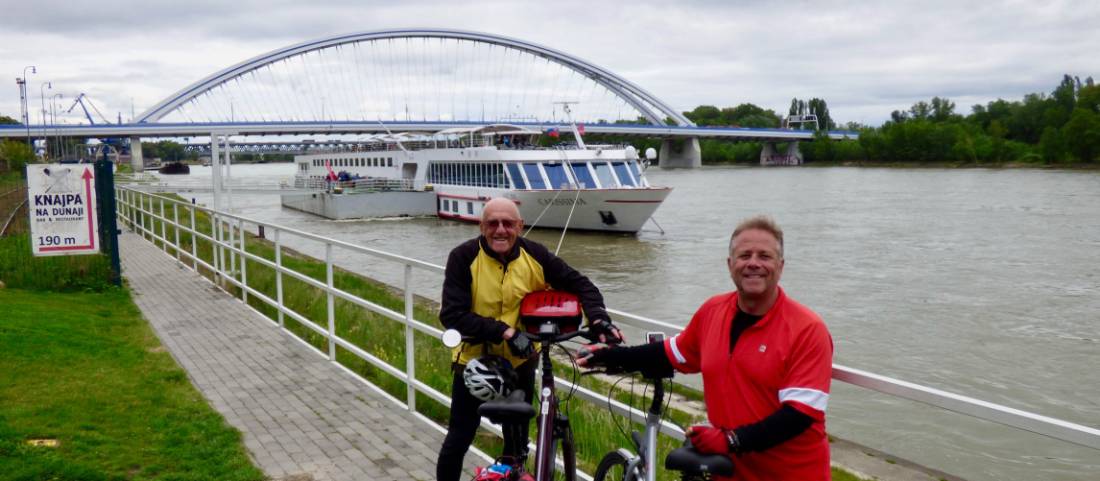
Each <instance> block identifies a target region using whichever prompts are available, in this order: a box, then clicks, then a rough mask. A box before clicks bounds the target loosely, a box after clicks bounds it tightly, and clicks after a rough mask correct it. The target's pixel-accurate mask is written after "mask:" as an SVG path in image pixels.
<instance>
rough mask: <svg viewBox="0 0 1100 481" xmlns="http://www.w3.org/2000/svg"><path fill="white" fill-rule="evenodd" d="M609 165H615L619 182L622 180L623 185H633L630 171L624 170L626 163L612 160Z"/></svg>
mask: <svg viewBox="0 0 1100 481" xmlns="http://www.w3.org/2000/svg"><path fill="white" fill-rule="evenodd" d="M611 165H612V167H615V173H616V174H618V175H619V182H622V184H623V185H629V186H633V185H634V179H631V178H630V173H628V172H627V171H626V164H624V163H622V162H614V163H612V164H611Z"/></svg>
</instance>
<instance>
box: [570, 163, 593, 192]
mask: <svg viewBox="0 0 1100 481" xmlns="http://www.w3.org/2000/svg"><path fill="white" fill-rule="evenodd" d="M572 167H573V177H576V178H577V183H578V184H580V188H582V189H594V188H595V187H596V181H594V180H592V172H591V171H589V170H588V163H587V162H574V163H573V164H572Z"/></svg>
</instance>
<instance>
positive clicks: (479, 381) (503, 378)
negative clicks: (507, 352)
mask: <svg viewBox="0 0 1100 481" xmlns="http://www.w3.org/2000/svg"><path fill="white" fill-rule="evenodd" d="M462 381H463V383H465V384H466V389H467V390H469V391H470V394H472V395H473V396H474V397H475V398H478V399H480V400H482V401H496V400H499V399H504V397H505V396H507V395H508V394H511V392H512V389H513V388H514V386H515V385H516V371H515V369H513V368H512V363H510V362H508V360H507V359H504V358H503V357H500V356H481V357H479V358H476V359H471V360H470V362H468V363H466V369H464V370H463V371H462Z"/></svg>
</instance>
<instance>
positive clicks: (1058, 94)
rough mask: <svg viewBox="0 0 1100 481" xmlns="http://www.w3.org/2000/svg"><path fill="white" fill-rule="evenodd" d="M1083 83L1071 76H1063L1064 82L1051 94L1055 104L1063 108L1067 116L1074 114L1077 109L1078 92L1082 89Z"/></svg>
mask: <svg viewBox="0 0 1100 481" xmlns="http://www.w3.org/2000/svg"><path fill="white" fill-rule="evenodd" d="M1080 86H1081V82H1080V81H1079V80H1076V79H1074V78H1073V77H1070V76H1069V74H1065V75H1064V76H1062V82H1061V83H1059V84H1058V87H1056V88H1055V89H1054V92H1052V93H1051V97H1052V98H1053V99H1054V103H1055V104H1057V105H1058V106H1059V107H1061V108H1062V110H1064V111H1065V112H1066V113H1067V114H1068V113H1069V112H1073V109H1074V108H1076V107H1077V90H1078V89H1079V88H1080Z"/></svg>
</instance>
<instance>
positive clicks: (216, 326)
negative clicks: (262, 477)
mask: <svg viewBox="0 0 1100 481" xmlns="http://www.w3.org/2000/svg"><path fill="white" fill-rule="evenodd" d="M119 244H120V248H121V257H122V268H123V275H124V276H125V277H126V279H128V280H129V283H130V288H131V289H132V291H133V293H134V301H135V302H136V303H137V305H138V307H139V308H140V309H141V311H142V313H143V314H144V315H145V318H146V319H148V320H149V323H150V324H152V326H153V329H154V330H155V332H156V334H157V336H158V337H160V340H161V342H163V343H164V345H165V347H166V348H167V349H168V350H169V352H171V353H172V356H173V357H174V358H175V359H176V361H177V362H178V363H179V364H180V366H182V367H183V368H184V369H185V370H186V371H187V373H188V375H189V376H190V378H191V381H192V383H193V384H194V385H195V387H197V388H198V389H199V391H200V392H202V394H203V395H204V396H205V397H206V399H207V400H208V401H209V403H210V405H211V406H213V408H214V409H216V410H217V411H218V412H219V413H221V415H222V416H224V417H225V420H226V421H227V422H228V423H229V424H230V425H232V426H233V427H235V428H237V429H239V430H240V431H241V432H242V433H243V437H244V444H245V446H246V448H247V449H248V452H249V455H250V456H251V457H252V459H253V461H254V462H255V463H256V465H257V466H258V467H259V468H260V469H262V470H263V471H264V473H266V474H267V475H268V476H269V477H271V478H272V479H274V480H285V481H309V480H316V481H327V480H333V481H342V480H387V479H392V480H397V479H401V480H408V479H414V480H429V479H432V478H434V475H435V474H434V473H435V461H436V453H437V451H438V449H439V446H440V444H441V443H442V441H443V434H442V433H441V432H440V431H439V430H437V429H435V428H433V427H432V426H430V425H429V424H428V423H427V422H426V421H424V420H423V419H421V418H418V417H416V416H414V415H413V414H412V413H410V412H409V411H407V410H405V409H404V408H403V407H401V406H399V405H397V404H396V403H394V402H393V400H392V399H389V398H387V397H386V396H384V395H382V394H380V393H378V392H377V391H375V390H374V389H372V388H371V387H369V386H368V385H366V384H365V383H364V382H363V381H361V380H358V379H357V378H355V377H354V376H352V375H351V374H349V373H347V372H346V371H344V370H343V369H340V368H338V367H337V366H335V365H334V364H332V363H330V362H329V361H328V360H327V359H325V358H323V357H321V356H320V355H318V354H317V353H316V352H315V351H313V350H311V349H309V348H307V347H305V346H303V345H302V344H300V343H299V342H298V341H296V340H294V339H292V338H291V335H290V334H287V333H284V332H283V331H282V330H280V329H279V328H278V327H277V326H275V325H274V324H273V323H272V322H270V321H269V320H267V318H266V317H264V316H263V315H261V314H259V313H257V312H256V311H253V310H252V309H250V308H249V307H247V306H246V305H245V304H244V303H242V302H241V301H240V300H239V299H236V298H234V297H231V296H230V295H229V294H228V293H226V292H225V291H222V290H220V289H218V288H217V287H216V286H215V285H214V284H213V283H211V282H209V281H208V280H206V279H205V278H203V277H201V276H199V275H198V274H196V273H195V272H193V271H191V270H190V269H188V268H185V267H182V266H179V265H178V264H177V263H176V259H175V257H173V256H168V255H165V253H164V252H163V251H162V250H160V249H158V248H156V247H154V246H153V245H152V244H151V243H150V242H148V241H146V240H144V239H142V238H141V237H140V236H138V235H137V234H133V233H125V234H123V235H121V236H119ZM475 464H484V461H482V460H480V459H479V458H478V457H477V456H476V455H475V454H473V453H472V452H471V453H470V454H468V455H467V456H466V469H467V471H468V472H469V473H472V472H473V466H474V465H475Z"/></svg>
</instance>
